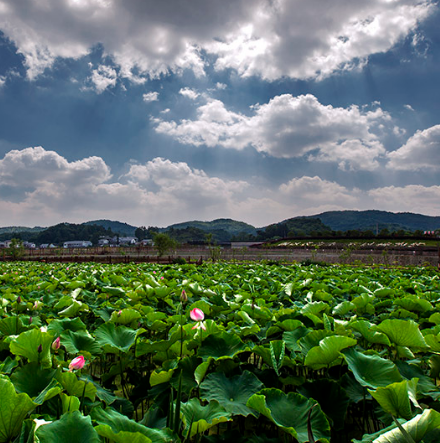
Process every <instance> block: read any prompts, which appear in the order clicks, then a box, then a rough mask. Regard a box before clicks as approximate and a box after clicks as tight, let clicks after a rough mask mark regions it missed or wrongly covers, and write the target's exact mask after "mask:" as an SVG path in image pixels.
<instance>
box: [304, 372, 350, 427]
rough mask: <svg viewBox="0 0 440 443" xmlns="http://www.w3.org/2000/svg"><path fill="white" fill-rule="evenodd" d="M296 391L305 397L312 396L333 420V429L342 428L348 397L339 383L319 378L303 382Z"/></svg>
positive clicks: (348, 401)
mask: <svg viewBox="0 0 440 443" xmlns="http://www.w3.org/2000/svg"><path fill="white" fill-rule="evenodd" d="M298 392H299V393H300V394H302V395H304V396H305V397H307V398H313V399H314V400H316V401H317V402H318V403H319V406H321V409H322V411H323V412H324V413H325V414H326V415H327V417H330V419H331V420H332V421H333V424H332V429H333V430H335V431H339V430H341V429H343V428H344V424H345V415H346V413H347V407H348V404H349V403H350V399H349V398H348V396H347V393H346V392H345V389H343V388H342V387H341V386H340V385H339V383H337V382H335V381H333V380H328V379H324V378H321V379H318V380H314V381H312V382H308V383H305V384H304V385H302V386H301V387H300V388H298Z"/></svg>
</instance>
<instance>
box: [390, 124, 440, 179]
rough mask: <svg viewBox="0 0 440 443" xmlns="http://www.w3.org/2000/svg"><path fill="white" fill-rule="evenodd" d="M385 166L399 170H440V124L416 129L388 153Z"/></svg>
mask: <svg viewBox="0 0 440 443" xmlns="http://www.w3.org/2000/svg"><path fill="white" fill-rule="evenodd" d="M388 159H389V162H388V164H387V167H388V168H390V169H399V170H422V169H425V170H435V171H438V170H440V125H436V126H432V127H431V128H428V129H425V130H423V131H417V132H416V133H415V134H414V135H413V136H412V137H410V138H409V139H408V141H407V142H406V143H405V144H404V145H403V146H402V147H401V148H399V149H397V150H396V151H393V152H390V153H388Z"/></svg>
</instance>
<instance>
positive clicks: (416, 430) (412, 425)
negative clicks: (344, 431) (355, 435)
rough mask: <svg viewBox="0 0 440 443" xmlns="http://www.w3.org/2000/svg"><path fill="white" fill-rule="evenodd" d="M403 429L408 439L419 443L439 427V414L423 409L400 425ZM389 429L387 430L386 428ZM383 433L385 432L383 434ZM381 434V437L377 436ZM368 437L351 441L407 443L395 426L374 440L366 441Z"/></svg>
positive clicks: (359, 442)
mask: <svg viewBox="0 0 440 443" xmlns="http://www.w3.org/2000/svg"><path fill="white" fill-rule="evenodd" d="M402 427H403V429H405V431H406V432H407V433H408V434H409V435H410V437H411V438H412V439H413V440H414V441H415V442H416V443H419V442H421V441H422V440H423V438H424V437H425V435H426V434H428V433H429V432H431V431H433V430H435V429H437V428H439V427H440V413H438V412H437V411H435V410H434V409H425V411H424V412H423V414H419V415H416V416H415V417H414V418H413V419H411V420H409V421H407V422H406V423H404V424H402ZM388 429H389V428H388ZM383 431H385V432H383ZM378 434H381V435H378ZM367 438H368V435H367V436H364V437H363V439H362V440H361V441H358V440H353V441H354V442H357V443H363V442H371V441H374V443H407V442H408V440H407V437H406V436H405V435H404V434H403V433H402V431H401V430H400V429H399V428H398V427H397V426H396V427H394V429H391V430H382V431H381V432H380V433H377V434H376V438H374V440H371V439H368V440H367Z"/></svg>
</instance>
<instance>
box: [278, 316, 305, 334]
mask: <svg viewBox="0 0 440 443" xmlns="http://www.w3.org/2000/svg"><path fill="white" fill-rule="evenodd" d="M279 326H280V328H281V329H283V330H284V331H294V330H295V329H298V328H300V327H303V326H304V324H303V322H302V321H299V320H293V319H291V318H289V319H287V320H283V321H282V322H281V323H280V324H279Z"/></svg>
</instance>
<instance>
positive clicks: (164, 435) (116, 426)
mask: <svg viewBox="0 0 440 443" xmlns="http://www.w3.org/2000/svg"><path fill="white" fill-rule="evenodd" d="M90 415H91V417H92V418H93V420H94V421H96V422H97V423H98V426H97V427H96V428H95V429H96V431H97V432H98V434H99V435H101V436H102V437H106V438H109V439H110V440H111V441H115V442H116V443H149V442H152V443H173V442H174V441H175V438H174V437H175V436H174V435H173V433H172V432H171V431H170V430H168V429H164V430H159V429H151V428H147V427H146V426H144V425H142V424H140V423H136V422H135V421H134V420H130V419H129V418H128V417H126V416H125V415H122V414H120V413H119V412H117V411H115V410H114V409H111V408H107V409H106V410H103V409H102V408H94V409H92V411H91V413H90Z"/></svg>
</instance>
